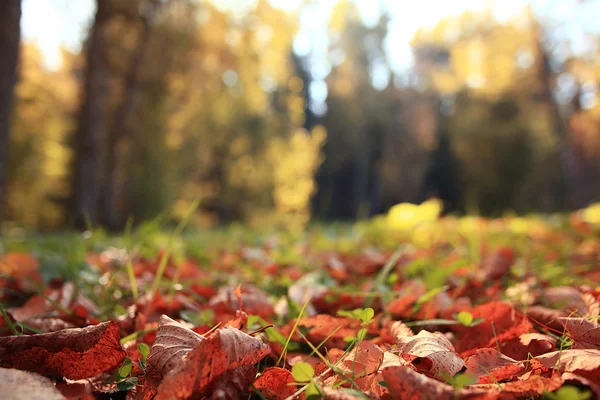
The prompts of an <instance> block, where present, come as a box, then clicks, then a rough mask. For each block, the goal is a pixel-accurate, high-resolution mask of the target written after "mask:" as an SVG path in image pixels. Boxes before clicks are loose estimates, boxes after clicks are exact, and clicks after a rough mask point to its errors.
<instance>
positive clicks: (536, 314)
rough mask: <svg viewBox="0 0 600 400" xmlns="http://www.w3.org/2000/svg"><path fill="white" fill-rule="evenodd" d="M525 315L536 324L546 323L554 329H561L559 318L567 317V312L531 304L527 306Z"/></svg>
mask: <svg viewBox="0 0 600 400" xmlns="http://www.w3.org/2000/svg"><path fill="white" fill-rule="evenodd" d="M527 316H529V317H530V318H532V319H533V321H534V322H536V323H538V324H543V325H546V326H548V327H550V328H554V329H556V330H560V329H562V326H561V324H560V322H558V319H559V318H562V317H567V316H568V314H567V313H566V312H565V311H563V310H555V309H552V308H548V307H544V306H531V307H528V308H527Z"/></svg>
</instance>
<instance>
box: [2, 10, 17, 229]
mask: <svg viewBox="0 0 600 400" xmlns="http://www.w3.org/2000/svg"><path fill="white" fill-rule="evenodd" d="M20 22H21V0H2V1H0V54H1V55H0V223H1V222H2V217H3V215H4V202H5V201H6V193H5V181H6V171H7V169H8V165H7V164H8V144H9V138H10V134H9V133H10V132H9V131H10V122H11V116H12V107H13V89H14V86H15V83H16V81H17V62H18V59H19V45H20V41H21V26H20Z"/></svg>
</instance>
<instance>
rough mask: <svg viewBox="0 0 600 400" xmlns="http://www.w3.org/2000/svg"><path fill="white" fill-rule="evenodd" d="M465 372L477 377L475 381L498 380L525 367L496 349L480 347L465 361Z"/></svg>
mask: <svg viewBox="0 0 600 400" xmlns="http://www.w3.org/2000/svg"><path fill="white" fill-rule="evenodd" d="M466 366H467V373H469V374H471V375H473V376H475V377H476V378H478V380H477V383H492V382H500V381H503V380H505V379H507V378H512V377H513V376H515V375H517V374H518V373H520V372H521V371H523V370H524V369H525V366H524V365H523V363H520V362H518V361H517V360H513V359H512V358H509V357H506V356H505V355H504V354H502V353H500V352H499V351H498V350H496V349H491V348H487V349H480V350H477V351H476V352H475V354H474V355H472V356H471V357H469V359H468V360H467V362H466Z"/></svg>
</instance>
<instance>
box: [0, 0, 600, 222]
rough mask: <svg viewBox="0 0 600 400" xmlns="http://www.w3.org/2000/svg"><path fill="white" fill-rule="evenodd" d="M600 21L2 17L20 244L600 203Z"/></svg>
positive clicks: (250, 6)
mask: <svg viewBox="0 0 600 400" xmlns="http://www.w3.org/2000/svg"><path fill="white" fill-rule="evenodd" d="M598 21H600V1H593V0H587V1H586V0H530V1H526V0H490V1H484V0H455V1H445V0H420V1H417V2H413V1H404V0H379V1H377V0H22V1H21V0H2V1H1V2H0V54H1V57H0V183H1V184H0V188H1V189H0V204H1V206H0V217H2V220H3V221H4V226H5V227H9V228H10V227H17V226H18V227H24V228H27V229H35V230H55V229H65V228H70V227H79V228H81V227H85V226H90V225H91V226H103V227H106V228H108V229H111V230H118V229H123V227H125V226H126V225H127V224H128V221H130V222H131V221H135V222H140V221H144V220H149V219H153V218H156V217H157V216H159V215H162V214H165V213H167V214H168V215H171V216H173V217H174V218H175V219H177V218H183V215H184V214H185V212H186V210H188V209H189V207H190V204H192V203H194V201H196V200H197V199H199V201H200V206H199V208H198V211H197V212H196V213H195V214H194V217H193V220H194V222H195V223H196V224H197V225H198V226H202V227H207V226H214V225H216V224H227V223H231V222H234V221H239V222H242V223H245V224H248V225H251V226H252V225H261V224H262V225H265V224H270V225H285V226H292V227H304V226H305V225H306V224H307V223H308V222H309V221H332V220H336V221H337V220H355V219H362V218H366V217H369V216H372V215H375V214H379V213H383V212H386V211H387V210H388V209H389V208H390V207H391V206H393V205H394V204H397V203H400V202H411V203H421V202H423V201H425V200H426V199H428V198H432V197H437V198H438V199H441V200H442V201H443V204H444V211H445V212H446V213H459V214H462V213H468V214H478V215H486V216H495V215H500V214H504V213H506V212H512V213H518V214H524V213H530V212H544V213H550V212H560V211H566V210H573V209H578V208H582V207H585V206H586V205H588V204H590V203H592V202H594V201H598V200H600V104H599V103H600V102H599V100H600V94H599V93H598V85H599V82H600V23H599V22H598Z"/></svg>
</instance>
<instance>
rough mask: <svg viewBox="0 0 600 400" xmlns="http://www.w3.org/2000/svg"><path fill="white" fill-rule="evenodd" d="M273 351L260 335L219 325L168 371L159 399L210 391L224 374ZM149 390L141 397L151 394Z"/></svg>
mask: <svg viewBox="0 0 600 400" xmlns="http://www.w3.org/2000/svg"><path fill="white" fill-rule="evenodd" d="M270 352H271V349H270V348H269V346H267V345H265V344H264V343H263V342H262V340H261V339H259V338H255V337H252V336H250V335H248V334H246V333H244V332H242V331H240V330H238V329H235V328H232V327H230V326H225V327H223V328H221V329H218V330H217V331H216V332H215V333H214V334H213V335H211V336H210V337H209V338H207V339H206V340H204V341H202V342H200V343H198V344H197V345H196V347H194V349H193V350H192V351H190V352H189V353H187V355H186V356H185V357H184V358H183V359H182V360H181V361H180V362H179V363H177V365H175V366H174V368H173V369H172V370H171V371H169V372H168V373H167V374H166V375H165V376H164V377H163V380H162V382H161V383H160V385H159V386H158V389H157V393H156V399H188V398H190V397H202V396H203V395H206V394H208V393H210V388H211V386H212V385H213V384H214V383H215V381H216V379H218V378H219V377H220V376H221V375H222V374H224V373H226V372H227V371H230V370H233V369H234V368H237V367H240V366H245V365H253V364H255V363H257V362H258V361H260V360H261V359H262V358H263V357H265V356H266V355H267V354H269V353H270ZM147 396H148V392H146V391H145V393H144V395H143V396H138V398H148V397H147Z"/></svg>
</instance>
